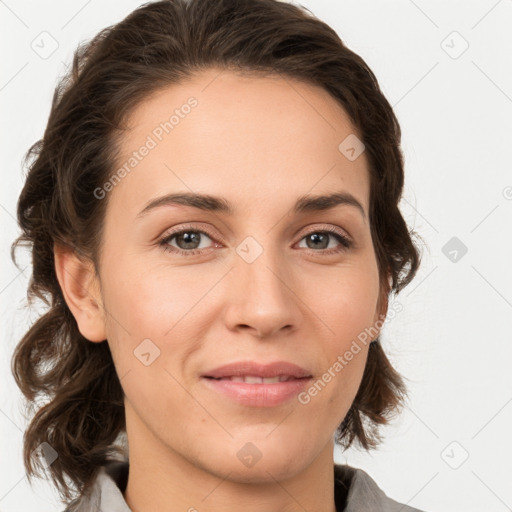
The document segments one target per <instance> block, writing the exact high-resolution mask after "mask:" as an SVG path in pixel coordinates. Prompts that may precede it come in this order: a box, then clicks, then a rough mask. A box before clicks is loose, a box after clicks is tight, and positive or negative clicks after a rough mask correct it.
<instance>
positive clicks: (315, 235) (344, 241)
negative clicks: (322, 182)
mask: <svg viewBox="0 0 512 512" xmlns="http://www.w3.org/2000/svg"><path fill="white" fill-rule="evenodd" d="M204 238H207V239H209V240H211V241H212V240H213V236H212V235H210V234H209V233H208V232H207V231H204V230H202V229H197V228H193V227H190V228H185V229H183V228H182V229H180V230H179V231H174V232H172V233H170V234H168V235H166V236H164V238H162V239H161V240H160V241H159V242H158V245H159V246H160V247H162V249H163V250H164V251H169V252H173V253H176V254H179V255H181V256H194V255H197V254H201V253H204V252H205V251H210V250H211V249H213V248H214V247H212V246H211V245H210V246H206V247H205V245H204V244H203V242H204ZM303 240H305V241H306V246H307V247H306V248H307V249H309V250H310V252H313V253H320V254H327V255H329V254H335V253H339V252H343V251H346V250H348V249H349V248H350V247H352V241H351V240H350V239H349V238H348V237H347V236H345V235H344V234H342V233H341V232H340V231H339V230H337V229H336V228H327V229H323V230H318V229H317V230H315V231H310V232H309V233H307V234H306V235H304V236H303V237H302V238H301V239H300V242H302V241H303ZM333 240H335V241H337V242H338V244H337V246H336V244H335V246H334V247H332V246H331V243H330V242H331V241H333ZM173 241H174V243H173ZM300 242H299V243H300ZM215 245H216V246H217V247H218V246H219V245H220V244H217V243H216V244H215Z"/></svg>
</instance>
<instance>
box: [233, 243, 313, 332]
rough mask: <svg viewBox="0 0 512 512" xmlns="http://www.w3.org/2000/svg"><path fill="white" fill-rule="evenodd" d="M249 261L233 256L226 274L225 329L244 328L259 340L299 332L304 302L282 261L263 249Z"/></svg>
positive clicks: (275, 254) (294, 278) (293, 279)
mask: <svg viewBox="0 0 512 512" xmlns="http://www.w3.org/2000/svg"><path fill="white" fill-rule="evenodd" d="M248 261H250V260H246V259H244V257H243V255H242V256H239V255H238V254H235V258H234V261H233V265H234V267H233V269H232V270H231V272H229V283H227V288H226V289H227V290H229V293H228V297H227V308H226V310H225V311H226V313H225V315H226V316H225V322H226V325H227V327H228V328H229V329H230V330H244V329H245V330H247V331H249V332H250V333H251V334H252V335H253V336H255V337H257V338H260V339H263V338H271V337H275V336H279V335H280V333H281V331H283V333H284V332H287V333H288V332H292V331H294V330H296V329H298V328H299V327H300V324H301V322H302V317H303V314H302V307H303V306H304V303H303V302H302V301H301V300H300V298H299V296H298V295H297V293H298V292H299V290H298V287H299V283H298V280H297V279H296V277H294V275H293V272H292V271H291V269H290V268H289V266H287V265H286V262H285V261H284V258H282V257H280V256H279V255H278V254H277V251H276V250H271V249H265V250H263V252H262V253H261V254H260V255H259V256H258V257H257V258H256V259H255V260H254V261H252V262H251V263H249V262H248ZM299 293H300V292H299ZM301 306H302V307H301Z"/></svg>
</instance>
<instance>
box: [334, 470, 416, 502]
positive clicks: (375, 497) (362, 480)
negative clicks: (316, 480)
mask: <svg viewBox="0 0 512 512" xmlns="http://www.w3.org/2000/svg"><path fill="white" fill-rule="evenodd" d="M334 471H335V485H336V486H338V487H339V486H344V487H345V488H346V489H347V502H346V506H345V508H344V509H343V511H338V512H370V511H371V512H425V511H422V510H419V509H417V508H413V507H411V506H409V505H407V504H404V503H399V502H398V501H395V500H393V499H392V498H390V497H388V496H387V495H386V494H385V493H384V491H383V490H382V489H381V488H380V487H379V486H378V485H377V483H376V482H375V480H374V479H373V478H372V477H371V476H370V475H369V474H368V473H367V472H366V471H364V470H362V469H359V468H355V467H352V466H348V465H346V464H345V465H340V464H335V466H334Z"/></svg>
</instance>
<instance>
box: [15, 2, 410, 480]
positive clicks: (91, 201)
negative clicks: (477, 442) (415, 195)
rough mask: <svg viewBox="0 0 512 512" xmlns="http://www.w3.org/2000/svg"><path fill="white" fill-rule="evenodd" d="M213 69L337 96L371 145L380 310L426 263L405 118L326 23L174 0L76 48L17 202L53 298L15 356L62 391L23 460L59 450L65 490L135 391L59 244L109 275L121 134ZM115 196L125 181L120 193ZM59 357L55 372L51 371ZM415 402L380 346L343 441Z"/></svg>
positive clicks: (22, 372)
mask: <svg viewBox="0 0 512 512" xmlns="http://www.w3.org/2000/svg"><path fill="white" fill-rule="evenodd" d="M227 19H229V22H226V20H227ZM212 68H216V69H225V70H226V71H227V72H237V73H242V74H243V73H245V75H246V76H254V77H255V80H258V77H261V78H263V77H265V76H269V77H270V76H273V77H282V78H286V79H288V80H290V83H292V84H293V83H295V82H294V81H296V82H300V83H304V84H309V85H313V86H317V87H320V88H321V89H322V90H323V91H326V92H327V93H329V94H330V95H331V97H332V98H333V99H335V100H336V101H338V102H339V105H340V106H341V107H342V108H343V109H344V111H345V112H346V113H347V115H348V118H349V119H350V121H351V123H352V124H353V128H354V133H357V136H358V138H359V139H360V140H361V141H362V142H363V143H364V145H365V151H364V155H363V158H365V159H366V161H367V166H368V173H369V174H368V178H369V180H368V182H369V208H368V210H369V225H370V229H371V240H372V242H373V247H374V250H375V258H376V262H377V270H378V276H379V298H382V300H381V301H380V303H381V304H384V303H385V302H386V301H387V297H388V295H389V293H390V292H391V291H394V292H396V293H398V292H399V291H400V290H401V289H402V288H403V287H404V286H405V285H406V284H407V283H408V282H409V281H410V280H411V279H412V277H413V276H414V274H415V272H416V269H417V267H418V265H419V257H418V253H417V251H416V248H415V247H414V244H413V243H412V240H411V237H410V233H409V231H408V229H407V226H406V224H405V222H404V220H403V218H402V216H401V214H400V211H399V209H398V201H399V199H400V196H401V193H402V187H403V158H402V154H401V151H400V128H399V125H398V122H397V120H396V118H395V116H394V114H393V111H392V109H391V107H390V105H389V103H388V102H387V100H386V99H385V98H384V96H383V95H382V93H381V91H380V89H379V86H378V83H377V80H376V78H375V76H374V75H373V73H372V72H371V71H370V69H369V68H368V67H367V66H366V64H365V63H364V61H363V60H362V59H361V58H360V57H359V56H357V55H356V54H354V53H353V52H351V51H350V50H349V49H348V48H346V47H345V46H344V45H343V43H342V42H341V41H340V39H339V37H338V36H337V35H336V33H335V32H334V31H333V30H332V29H331V28H329V27H328V26H327V25H325V24H324V23H322V22H320V21H319V20H316V19H315V18H313V17H311V16H309V15H308V14H307V13H306V12H304V11H302V10H300V9H299V8H297V7H295V6H293V5H289V4H286V3H281V2H276V1H272V0H256V1H237V2H236V1H232V2H185V1H163V2H155V3H152V4H147V5H145V6H142V7H141V8H139V9H137V10H136V11H135V12H133V13H132V14H131V15H129V16H128V17H127V18H126V19H125V20H123V21H122V22H121V23H119V24H118V25H116V26H114V27H111V28H109V29H106V30H104V31H102V32H101V33H100V34H99V35H98V36H97V37H95V38H94V39H93V40H92V41H91V43H90V44H88V45H86V46H84V47H82V48H81V49H80V50H79V51H78V52H77V54H76V55H75V59H74V63H73V70H72V72H71V73H70V75H69V76H68V77H66V78H65V79H64V80H63V81H62V82H61V84H60V86H59V87H58V88H57V90H56V94H55V96H54V101H53V105H52V111H51V114H50V118H49V121H48V126H47V129H46V131H45V134H44V137H43V139H42V140H41V141H39V142H38V143H37V144H35V145H34V146H33V147H32V148H31V151H30V152H29V156H30V157H32V164H31V167H30V171H29V174H28V176H27V181H26V184H25V187H24V189H23V191H22V193H21V196H20V200H19V204H18V219H19V222H20V225H21V227H22V229H23V235H22V237H20V239H19V241H18V242H28V243H31V244H32V252H33V281H32V282H31V284H30V292H31V293H32V294H33V296H38V297H40V298H43V297H47V298H49V300H48V305H49V306H50V308H49V311H48V312H47V313H46V314H45V315H43V316H42V317H41V318H40V319H39V320H38V321H37V322H36V323H35V324H34V325H33V326H32V327H31V329H30V330H29V331H28V332H27V334H26V335H25V336H24V338H23V339H22V340H21V342H20V344H19V346H18V348H17V351H16V354H15V358H14V360H13V363H14V368H13V369H14V373H15V376H16V379H17V382H18V385H19V386H20V388H21V389H22V391H23V392H24V393H25V395H26V396H27V398H29V399H33V398H35V397H36V396H37V394H39V393H45V392H47V393H49V394H50V395H51V396H52V400H51V401H50V402H49V403H48V404H47V405H46V406H45V407H44V408H42V409H40V410H39V411H38V412H37V414H36V416H35V417H34V419H33V421H32V423H31V424H30V426H29V428H28V430H27V436H26V444H25V459H26V464H27V466H28V467H30V466H29V464H30V458H29V457H30V454H31V452H32V450H33V449H35V448H36V447H37V446H38V445H39V444H40V443H41V442H44V441H47V442H48V443H49V444H50V445H51V446H52V447H54V448H55V449H56V450H57V452H58V454H59V457H58V459H56V460H55V461H54V462H53V464H52V465H51V467H50V471H51V474H52V477H54V478H55V479H56V482H57V483H60V484H62V487H63V489H64V480H63V475H64V474H66V475H68V476H70V477H71V479H72V481H73V482H74V483H75V484H77V485H78V486H79V487H80V486H83V485H84V484H87V483H90V480H91V475H92V473H93V471H94V469H95V467H96V466H97V465H98V464H100V463H101V462H102V461H104V460H105V459H106V457H108V456H109V454H110V453H111V451H112V450H111V448H112V445H113V443H114V441H115V440H116V439H117V437H118V435H119V434H120V433H122V431H123V429H124V428H125V423H124V409H123V389H122V387H121V384H120V381H119V376H118V375H117V373H116V370H115V367H114V364H113V360H112V356H111V353H110V350H109V346H108V344H107V343H91V342H88V341H87V339H86V338H84V336H83V335H82V334H81V333H80V331H79V329H78V326H77V322H76V319H75V317H74V316H73V314H72V312H71V311H70V309H69V307H68V305H67V304H66V301H65V299H64V296H63V293H62V289H61V286H60V284H59V282H58V280H57V275H56V272H55V254H54V248H55V244H61V245H63V246H66V247H69V248H71V249H72V250H73V251H75V253H76V254H77V255H78V256H80V258H82V259H83V260H84V261H85V260H90V261H91V262H92V263H93V266H94V268H95V270H96V271H97V273H98V275H99V274H100V273H101V268H100V265H99V261H100V254H101V248H102V243H103V242H104V240H105V239H104V237H103V233H104V227H105V222H104V221H105V216H106V212H107V206H108V204H109V200H108V196H106V197H105V198H103V199H101V198H98V192H97V190H98V188H101V187H104V184H105V183H107V182H108V181H109V179H110V177H111V176H112V175H113V173H114V172H115V171H116V170H117V169H118V168H119V167H118V164H119V157H120V156H121V155H120V153H119V149H120V147H121V144H122V141H123V133H124V132H123V131H122V130H120V128H122V127H126V125H127V124H129V121H130V119H131V115H132V114H133V112H134V111H135V110H136V109H137V108H138V107H139V106H140V105H142V104H143V102H144V101H147V100H148V98H150V97H152V95H153V94H154V93H158V92H159V91H164V90H168V88H169V87H170V86H172V85H176V86H179V85H180V84H184V83H186V82H187V80H191V79H193V78H194V76H195V75H197V74H200V73H203V72H205V71H207V70H208V69H212ZM340 142H341V140H340ZM124 185H125V183H124V182H123V183H121V184H119V185H118V186H119V190H120V187H122V186H124ZM95 191H96V193H95ZM117 191H118V189H117V186H116V187H115V188H114V190H113V191H112V192H113V193H116V192H117ZM283 213H284V212H283ZM98 291H99V290H98ZM35 361H37V363H36V362H35ZM48 363H53V364H54V366H53V368H50V369H46V371H44V372H42V373H41V372H40V370H41V369H42V368H47V366H46V365H47V364H48ZM121 377H122V376H121ZM404 396H405V386H404V384H403V381H402V378H401V377H400V376H399V375H398V374H397V373H396V372H395V371H394V370H393V368H392V367H391V365H390V364H389V361H388V360H387V358H386V356H385V354H384V352H383V351H382V348H381V346H380V343H379V341H378V340H377V341H376V343H373V344H372V345H371V348H370V349H369V351H368V358H367V361H366V366H365V370H364V375H363V376H362V382H361V386H360V387H359V389H358V392H357V395H356V397H355V399H354V402H353V405H352V407H351V408H350V411H349V413H348V414H347V415H346V417H345V420H344V421H343V423H342V424H341V425H340V427H339V430H338V441H339V442H340V444H342V445H344V446H346V447H348V446H349V445H350V444H351V442H352V441H353V440H354V439H357V440H358V441H359V443H360V444H361V445H362V446H363V447H364V448H370V447H373V446H376V444H377V442H378V440H379V435H378V432H377V429H376V427H377V426H378V425H379V424H383V423H386V421H387V419H386V418H387V415H388V414H389V413H390V412H392V411H393V410H395V409H396V408H397V407H398V405H399V404H400V402H401V400H402V399H403V397H404ZM363 420H364V421H366V422H367V425H363V422H364V421H363Z"/></svg>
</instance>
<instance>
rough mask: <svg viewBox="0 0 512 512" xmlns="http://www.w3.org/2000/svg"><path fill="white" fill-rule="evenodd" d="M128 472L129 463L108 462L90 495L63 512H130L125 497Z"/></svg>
mask: <svg viewBox="0 0 512 512" xmlns="http://www.w3.org/2000/svg"><path fill="white" fill-rule="evenodd" d="M128 471H129V464H128V461H119V460H110V461H108V462H107V463H106V464H105V465H103V466H101V467H100V469H99V471H98V474H97V476H96V479H95V480H94V484H93V485H92V487H91V491H90V493H88V494H87V495H85V494H84V495H82V496H80V497H79V498H77V499H75V500H73V501H72V502H71V503H69V504H68V506H67V508H66V509H65V510H63V511H62V512H93V511H94V512H130V509H129V508H128V505H127V504H126V501H125V500H124V496H123V492H124V490H125V488H126V483H127V480H128Z"/></svg>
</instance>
